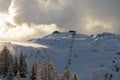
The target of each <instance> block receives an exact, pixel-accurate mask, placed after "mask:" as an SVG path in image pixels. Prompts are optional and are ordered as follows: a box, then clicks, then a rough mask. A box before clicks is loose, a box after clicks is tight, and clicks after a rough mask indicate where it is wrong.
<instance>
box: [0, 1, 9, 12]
mask: <svg viewBox="0 0 120 80" xmlns="http://www.w3.org/2000/svg"><path fill="white" fill-rule="evenodd" d="M10 2H11V0H0V12H7V11H8V7H9V5H10Z"/></svg>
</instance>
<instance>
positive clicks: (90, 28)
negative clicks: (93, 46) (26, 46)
mask: <svg viewBox="0 0 120 80" xmlns="http://www.w3.org/2000/svg"><path fill="white" fill-rule="evenodd" d="M9 2H10V0H8V1H7V0H4V1H3V0H2V1H0V4H2V3H3V4H5V5H3V7H1V8H0V9H1V11H2V12H4V10H5V11H8V12H6V13H7V15H9V16H8V18H9V19H10V20H9V19H8V18H7V20H6V19H4V26H6V25H7V27H6V29H5V28H3V27H2V29H5V31H6V33H7V31H8V32H9V34H10V32H14V30H16V29H20V31H21V32H22V30H24V28H27V29H28V33H30V34H31V35H37V36H38V33H41V32H42V33H45V34H46V33H47V30H51V31H50V32H52V31H54V30H59V29H64V30H70V29H73V30H76V31H78V32H80V33H85V34H93V33H100V32H114V33H120V32H119V30H120V10H119V9H120V5H119V4H120V1H119V0H74V1H73V0H12V1H11V3H9ZM8 5H10V6H8ZM7 9H8V10H7ZM0 13H1V12H0ZM2 24H3V23H2ZM36 26H37V28H39V29H36ZM45 26H47V27H45ZM47 28H48V29H47ZM44 29H45V30H44ZM0 31H1V30H0ZM5 31H4V32H5ZM16 31H17V30H16ZM20 31H18V32H19V33H20ZM29 31H30V32H29ZM20 35H22V34H20ZM43 35H44V34H43ZM19 37H24V38H25V37H26V38H28V37H29V38H30V37H31V36H30V35H28V34H27V35H26V36H19ZM17 39H19V38H17Z"/></svg>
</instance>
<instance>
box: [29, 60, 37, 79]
mask: <svg viewBox="0 0 120 80" xmlns="http://www.w3.org/2000/svg"><path fill="white" fill-rule="evenodd" d="M37 72H38V63H37V62H34V63H33V65H32V70H31V74H30V80H37Z"/></svg>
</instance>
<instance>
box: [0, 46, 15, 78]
mask: <svg viewBox="0 0 120 80" xmlns="http://www.w3.org/2000/svg"><path fill="white" fill-rule="evenodd" d="M11 64H13V57H12V54H11V53H10V51H9V49H8V48H7V47H6V46H5V47H4V48H3V50H2V51H1V52H0V74H2V75H3V76H7V74H8V71H9V68H10V66H11Z"/></svg>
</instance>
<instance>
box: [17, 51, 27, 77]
mask: <svg viewBox="0 0 120 80" xmlns="http://www.w3.org/2000/svg"><path fill="white" fill-rule="evenodd" d="M19 72H20V77H22V78H24V77H26V76H27V63H26V60H25V57H24V56H23V53H22V52H21V54H20V57H19Z"/></svg>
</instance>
